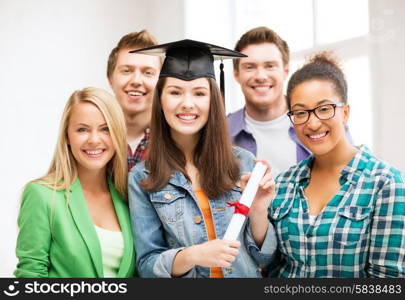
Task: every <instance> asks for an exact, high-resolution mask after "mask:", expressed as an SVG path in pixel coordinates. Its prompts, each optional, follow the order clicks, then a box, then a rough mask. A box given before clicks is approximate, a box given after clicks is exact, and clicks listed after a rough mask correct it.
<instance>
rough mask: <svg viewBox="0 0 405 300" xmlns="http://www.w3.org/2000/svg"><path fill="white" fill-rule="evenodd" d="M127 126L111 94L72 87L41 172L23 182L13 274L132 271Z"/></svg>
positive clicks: (129, 274)
mask: <svg viewBox="0 0 405 300" xmlns="http://www.w3.org/2000/svg"><path fill="white" fill-rule="evenodd" d="M126 147H127V145H126V130H125V122H124V117H123V113H122V110H121V108H120V106H119V104H118V102H117V101H116V100H115V99H114V98H113V96H112V95H110V94H109V93H107V92H106V91H104V90H101V89H97V88H86V89H83V90H80V91H76V92H74V93H73V94H72V95H71V97H70V98H69V100H68V102H67V104H66V107H65V110H64V112H63V116H62V121H61V125H60V131H59V137H58V142H57V146H56V151H55V154H54V157H53V160H52V162H51V166H50V168H49V170H48V172H47V174H46V175H45V176H44V177H41V178H39V179H36V180H34V181H32V182H30V183H28V184H27V185H26V187H25V189H24V192H23V196H22V203H21V209H20V214H19V217H18V225H19V228H20V231H19V235H18V239H17V248H16V254H17V257H18V259H19V262H18V264H17V269H16V270H15V272H14V274H15V275H16V277H132V276H133V275H134V274H135V252H134V248H133V239H132V233H131V227H130V220H129V213H128V207H127V202H126V199H127V162H126V154H127V153H126V150H127V148H126Z"/></svg>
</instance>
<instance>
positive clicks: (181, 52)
mask: <svg viewBox="0 0 405 300" xmlns="http://www.w3.org/2000/svg"><path fill="white" fill-rule="evenodd" d="M129 52H130V53H141V54H149V55H164V54H166V57H165V60H164V62H163V66H162V69H161V70H160V75H159V77H175V78H178V79H181V80H186V81H189V80H194V79H197V78H201V77H210V78H213V79H215V71H214V60H218V59H220V60H221V64H220V70H221V72H220V89H221V93H222V97H223V98H224V101H225V80H224V70H223V69H224V64H223V62H222V60H223V59H227V58H238V57H246V55H244V54H242V53H239V52H236V51H233V50H230V49H227V48H223V47H220V46H216V45H212V44H208V43H204V42H198V41H193V40H189V39H185V40H180V41H176V42H172V43H167V44H161V45H157V46H152V47H148V48H143V49H138V50H132V51H129Z"/></svg>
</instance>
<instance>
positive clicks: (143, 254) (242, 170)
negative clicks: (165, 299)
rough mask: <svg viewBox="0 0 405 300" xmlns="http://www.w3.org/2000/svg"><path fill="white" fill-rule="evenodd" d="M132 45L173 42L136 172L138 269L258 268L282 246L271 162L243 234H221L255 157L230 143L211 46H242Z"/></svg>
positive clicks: (224, 272)
mask: <svg viewBox="0 0 405 300" xmlns="http://www.w3.org/2000/svg"><path fill="white" fill-rule="evenodd" d="M134 52H140V53H144V54H152V55H153V54H158V53H161V52H166V58H165V61H164V63H163V67H162V70H161V72H160V76H159V81H158V83H157V85H156V89H155V95H154V100H153V108H152V120H151V142H150V143H151V149H150V153H149V157H148V158H147V160H146V161H145V162H144V163H142V164H139V165H137V166H136V167H135V168H134V169H132V171H131V172H130V174H129V204H130V213H131V221H132V226H133V230H134V235H135V241H136V243H135V247H136V252H137V256H138V257H137V265H138V271H139V274H140V276H141V277H199V278H202V277H206V278H207V277H211V278H213V277H216V278H222V277H225V278H228V277H261V269H262V268H265V267H267V266H268V265H269V264H270V262H271V259H272V257H273V254H274V251H275V248H276V239H275V235H274V229H273V227H272V225H271V224H270V223H269V221H268V219H267V208H268V206H269V204H270V200H271V198H272V196H273V193H274V183H273V180H272V178H271V176H270V168H268V172H267V173H266V174H265V176H264V177H263V179H262V180H261V182H260V187H259V190H258V193H257V195H256V197H255V199H254V201H253V204H252V206H251V208H250V211H249V214H248V218H247V222H246V223H245V224H244V227H243V229H242V232H241V234H240V235H239V238H238V240H236V241H230V240H222V239H221V238H222V237H223V235H224V233H225V231H226V228H227V226H228V224H229V222H230V220H231V218H232V215H233V213H234V208H233V207H232V205H235V204H234V203H236V202H237V201H238V200H239V199H240V197H241V193H242V190H243V188H244V186H245V185H246V183H247V181H248V179H249V176H250V175H249V174H248V173H249V172H250V171H251V170H252V169H253V167H254V164H255V160H254V157H253V155H252V154H251V153H250V152H247V151H245V150H243V149H241V148H237V147H232V145H231V143H230V140H229V135H228V128H227V122H226V117H225V109H224V105H223V100H222V96H221V92H220V90H219V88H218V86H217V84H216V82H215V73H214V67H213V61H214V55H215V56H221V57H222V58H225V57H241V56H243V55H242V54H240V53H238V52H234V51H231V50H228V49H225V48H222V47H218V46H214V45H210V44H206V43H200V42H196V41H192V40H183V41H179V42H174V43H169V44H164V45H159V46H154V47H149V48H145V49H141V50H136V51H134ZM265 163H266V162H265Z"/></svg>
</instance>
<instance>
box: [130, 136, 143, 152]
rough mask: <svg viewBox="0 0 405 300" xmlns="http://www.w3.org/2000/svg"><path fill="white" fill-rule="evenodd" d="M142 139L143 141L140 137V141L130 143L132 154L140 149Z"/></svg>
mask: <svg viewBox="0 0 405 300" xmlns="http://www.w3.org/2000/svg"><path fill="white" fill-rule="evenodd" d="M142 139H143V137H140V138H139V139H136V140H133V141H130V142H128V145H129V147H131V152H132V153H134V152H135V150H136V148H137V147H138V145H139V143H140V142H141V141H142Z"/></svg>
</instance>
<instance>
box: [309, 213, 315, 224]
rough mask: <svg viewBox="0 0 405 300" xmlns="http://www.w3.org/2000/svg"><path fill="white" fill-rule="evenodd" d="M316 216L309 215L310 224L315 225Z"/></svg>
mask: <svg viewBox="0 0 405 300" xmlns="http://www.w3.org/2000/svg"><path fill="white" fill-rule="evenodd" d="M315 219H316V216H313V215H309V224H311V225H314V223H315Z"/></svg>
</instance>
